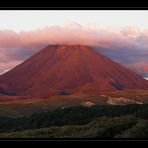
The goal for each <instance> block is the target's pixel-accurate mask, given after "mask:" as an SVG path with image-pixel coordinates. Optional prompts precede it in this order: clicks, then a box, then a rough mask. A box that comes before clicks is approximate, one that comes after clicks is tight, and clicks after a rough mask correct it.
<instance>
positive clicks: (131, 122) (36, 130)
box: [0, 104, 148, 138]
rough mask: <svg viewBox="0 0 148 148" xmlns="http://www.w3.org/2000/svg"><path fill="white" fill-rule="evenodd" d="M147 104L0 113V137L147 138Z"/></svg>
mask: <svg viewBox="0 0 148 148" xmlns="http://www.w3.org/2000/svg"><path fill="white" fill-rule="evenodd" d="M147 135H148V105H147V104H143V105H138V104H137V105H136V104H135V105H124V106H122V105H121V106H109V105H95V106H92V107H83V106H77V107H69V108H64V109H62V108H57V109H54V110H44V111H43V110H42V111H38V112H37V113H33V114H32V115H27V116H26V115H24V116H23V117H15V118H13V117H8V116H1V117H0V138H6V137H10V138H15V137H16V138H19V137H20V138H21V137H25V138H34V137H43V138H45V137H48V138H146V137H147Z"/></svg>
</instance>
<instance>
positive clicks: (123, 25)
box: [0, 10, 148, 77]
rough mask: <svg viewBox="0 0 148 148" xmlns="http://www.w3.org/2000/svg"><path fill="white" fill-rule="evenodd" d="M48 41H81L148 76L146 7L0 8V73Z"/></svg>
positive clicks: (67, 42) (55, 42)
mask: <svg viewBox="0 0 148 148" xmlns="http://www.w3.org/2000/svg"><path fill="white" fill-rule="evenodd" d="M49 44H84V45H89V46H92V47H93V48H94V49H95V50H96V51H98V52H101V53H102V54H105V55H106V56H108V57H110V58H111V59H113V60H115V61H117V62H119V63H121V64H122V65H124V66H126V67H128V68H130V69H131V70H133V71H135V72H137V73H138V74H140V75H141V76H142V77H148V66H147V64H148V58H147V57H148V11H146V10H139V11H136V10H128V11H127V10H122V11H121V10H114V11H113V10H110V11H106V10H79V11H78V10H73V11H72V10H71V11H70V10H65V11H64V10H57V11H56V10H40V11H39V10H32V11H31V10H24V11H20V10H11V11H8V10H1V11H0V73H4V72H7V71H8V70H10V69H11V68H13V67H14V66H16V65H18V64H20V63H21V62H22V61H24V60H25V59H27V58H28V57H30V56H31V55H33V54H35V53H36V52H38V51H39V50H41V49H42V48H44V47H46V46H47V45H49Z"/></svg>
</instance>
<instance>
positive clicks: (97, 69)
mask: <svg viewBox="0 0 148 148" xmlns="http://www.w3.org/2000/svg"><path fill="white" fill-rule="evenodd" d="M147 88H148V83H147V82H146V80H144V79H143V78H141V77H140V76H139V75H137V74H136V73H134V72H132V71H130V70H129V69H127V68H125V67H123V66H122V65H120V64H118V63H116V62H114V61H112V60H110V59H109V58H107V57H105V56H103V55H102V54H100V53H98V52H96V51H94V50H93V49H91V48H90V47H88V46H82V45H50V46H47V47H46V48H44V49H43V50H41V51H40V52H38V53H37V54H35V55H33V56H32V57H30V58H29V59H27V60H26V61H24V62H23V63H21V64H20V65H18V66H16V67H15V68H13V69H12V70H10V71H9V72H7V73H5V74H3V75H1V76H0V93H1V94H4V95H12V96H13V95H20V96H37V97H48V96H51V95H55V94H58V95H68V94H73V93H96V92H106V91H115V90H126V89H147Z"/></svg>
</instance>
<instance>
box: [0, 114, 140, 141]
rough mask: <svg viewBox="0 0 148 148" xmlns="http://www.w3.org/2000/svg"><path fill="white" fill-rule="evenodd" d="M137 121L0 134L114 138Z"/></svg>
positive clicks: (116, 120) (101, 120) (103, 120)
mask: <svg viewBox="0 0 148 148" xmlns="http://www.w3.org/2000/svg"><path fill="white" fill-rule="evenodd" d="M137 121H138V119H137V118H134V117H120V118H119V117H115V118H108V117H101V118H97V119H95V120H94V121H92V122H90V123H88V124H86V125H76V126H74V125H70V126H61V127H50V128H41V129H34V130H24V131H20V132H12V133H2V134H0V138H7V137H9V138H17V137H19V138H35V137H36V138H112V137H114V136H115V135H116V134H119V133H121V132H122V131H123V130H126V129H128V128H131V127H132V126H133V125H135V124H136V123H137Z"/></svg>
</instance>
